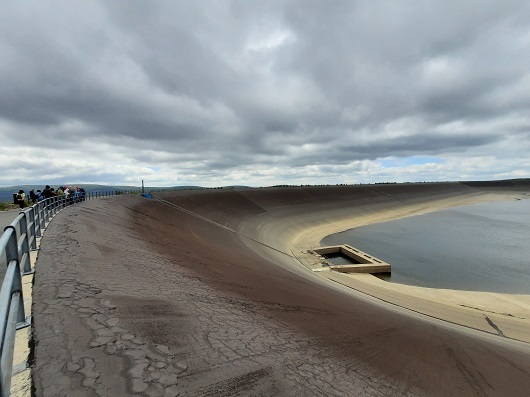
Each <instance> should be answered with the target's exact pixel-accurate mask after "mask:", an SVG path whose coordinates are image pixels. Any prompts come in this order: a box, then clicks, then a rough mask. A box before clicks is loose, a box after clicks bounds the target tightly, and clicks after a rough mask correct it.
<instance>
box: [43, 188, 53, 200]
mask: <svg viewBox="0 0 530 397" xmlns="http://www.w3.org/2000/svg"><path fill="white" fill-rule="evenodd" d="M50 197H52V194H51V190H50V185H46V187H45V188H44V190H43V191H42V198H44V199H47V198H50Z"/></svg>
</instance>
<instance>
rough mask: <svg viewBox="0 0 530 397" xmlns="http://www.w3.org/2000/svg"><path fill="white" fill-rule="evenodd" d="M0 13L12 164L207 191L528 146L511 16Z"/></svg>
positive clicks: (139, 5)
mask: <svg viewBox="0 0 530 397" xmlns="http://www.w3.org/2000/svg"><path fill="white" fill-rule="evenodd" d="M2 7H3V12H2V13H1V14H0V59H1V60H2V61H0V86H1V87H2V95H0V122H1V124H0V134H1V135H3V136H4V138H5V141H6V142H11V144H13V145H14V144H15V143H16V142H19V140H18V139H17V138H16V137H14V136H13V131H24V132H25V134H30V135H31V136H32V139H29V140H28V142H26V143H25V144H24V145H23V146H24V147H28V148H29V147H34V148H43V147H46V148H54V147H55V148H61V149H68V148H78V146H79V145H80V144H81V145H83V147H85V148H86V150H87V151H90V150H92V152H91V153H90V155H91V156H94V157H98V156H99V157H98V160H101V161H105V158H106V157H109V158H111V159H110V160H109V161H119V162H121V163H123V164H125V163H127V162H129V163H134V162H136V163H139V162H141V163H142V164H146V165H149V164H155V163H159V164H164V165H167V166H169V165H173V167H180V168H183V169H190V168H192V167H195V168H196V170H197V173H203V172H204V173H207V172H208V170H209V169H211V170H212V175H214V173H213V170H214V169H217V170H229V169H235V170H237V169H238V168H240V167H252V166H257V167H258V168H259V167H265V169H266V168H267V167H271V166H281V167H289V166H297V167H301V166H310V165H312V164H319V165H323V164H326V162H327V163H329V164H348V163H351V162H354V161H363V160H377V159H379V158H383V157H392V156H394V157H403V156H414V155H424V154H429V155H434V154H445V155H452V154H457V153H461V152H466V151H469V152H470V153H471V154H472V155H477V156H488V155H490V154H491V155H493V156H494V155H495V153H493V152H491V153H490V152H486V151H487V150H489V149H488V148H490V147H491V145H492V143H496V142H499V141H503V139H505V137H507V136H511V137H520V140H527V134H528V131H529V123H528V114H529V111H528V110H529V106H530V95H529V94H528V92H530V91H529V90H530V74H529V72H528V71H529V70H530V56H529V55H528V54H530V28H529V26H530V25H529V24H528V20H530V5H529V4H528V3H527V2H525V1H503V2H499V1H482V0H481V1H478V0H477V1H467V2H459V1H448V2H439V1H424V2H421V3H418V2H413V1H400V2H392V1H382V2H373V1H333V2H324V1H301V0H300V1H294V0H293V1H271V2H258V1H226V2H214V1H211V2H210V1H201V2H189V1H162V2H144V1H129V2H127V3H123V2H115V1H93V2H81V1H51V2H46V4H44V3H43V2H40V1H20V2H11V3H8V4H4V5H3V6H2ZM1 126H3V127H1ZM516 140H517V139H514V141H516ZM525 144H528V143H525ZM92 147H93V148H96V147H97V149H90V148H92ZM505 147H506V148H507V149H508V150H509V145H508V144H506V145H505ZM481 148H484V149H481ZM481 150H484V152H481ZM96 151H97V153H98V154H96V153H95V152H96ZM515 152H517V153H519V152H518V151H517V150H515V149H514V153H515ZM121 163H120V164H121ZM109 167H110V166H109ZM110 168H112V167H110ZM254 171H256V172H259V171H257V170H254ZM87 172H88V171H87ZM105 172H108V173H109V174H110V171H105ZM249 172H250V171H249ZM79 175H85V174H81V173H80V174H79ZM116 175H121V174H112V177H115V176H116ZM203 175H205V174H203ZM85 176H86V175H85ZM102 178H103V179H105V177H104V176H102Z"/></svg>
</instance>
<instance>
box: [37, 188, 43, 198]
mask: <svg viewBox="0 0 530 397" xmlns="http://www.w3.org/2000/svg"><path fill="white" fill-rule="evenodd" d="M43 198H44V197H42V192H41V190H40V189H37V201H41V200H42V199H43Z"/></svg>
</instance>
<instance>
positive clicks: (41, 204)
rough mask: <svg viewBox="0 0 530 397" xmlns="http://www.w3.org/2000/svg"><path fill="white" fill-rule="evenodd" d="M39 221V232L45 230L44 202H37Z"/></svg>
mask: <svg viewBox="0 0 530 397" xmlns="http://www.w3.org/2000/svg"><path fill="white" fill-rule="evenodd" d="M38 206H39V220H40V230H41V233H42V231H43V230H44V229H45V228H46V214H45V212H44V202H43V201H39V203H38Z"/></svg>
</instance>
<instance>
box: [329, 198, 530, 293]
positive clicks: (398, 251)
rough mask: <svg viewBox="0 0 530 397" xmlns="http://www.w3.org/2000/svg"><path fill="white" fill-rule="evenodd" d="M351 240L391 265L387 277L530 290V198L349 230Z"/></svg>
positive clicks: (342, 236) (339, 238) (337, 237)
mask: <svg viewBox="0 0 530 397" xmlns="http://www.w3.org/2000/svg"><path fill="white" fill-rule="evenodd" d="M338 244H350V245H352V246H354V247H356V248H358V249H360V250H362V251H365V252H367V253H369V254H371V255H374V256H376V257H378V258H380V259H382V260H384V261H386V262H388V263H390V264H391V265H392V274H391V276H389V277H387V278H384V279H385V280H386V281H389V282H394V283H401V284H408V285H415V286H421V287H431V288H446V289H457V290H469V291H489V292H500V293H513V294H530V200H518V201H508V202H493V203H484V204H477V205H472V206H467V207H460V208H454V209H450V210H444V211H439V212H434V213H430V214H425V215H418V216H412V217H408V218H403V219H398V220H394V221H390V222H384V223H378V224H374V225H369V226H364V227H360V228H356V229H351V230H347V231H345V232H342V233H338V234H334V235H331V236H328V237H326V238H324V239H323V240H322V241H321V245H323V246H324V245H338Z"/></svg>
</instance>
